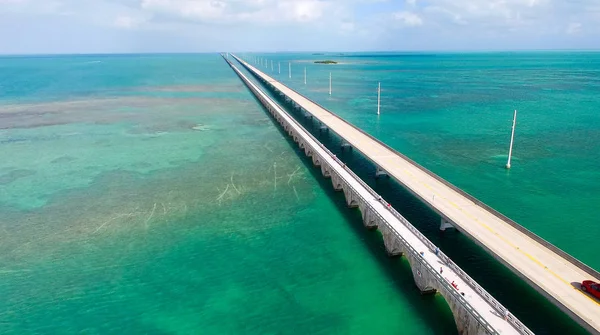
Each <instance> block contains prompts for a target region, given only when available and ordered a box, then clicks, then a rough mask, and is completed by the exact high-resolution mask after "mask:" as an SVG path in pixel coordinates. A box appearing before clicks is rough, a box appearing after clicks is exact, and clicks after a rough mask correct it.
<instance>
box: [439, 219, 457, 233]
mask: <svg viewBox="0 0 600 335" xmlns="http://www.w3.org/2000/svg"><path fill="white" fill-rule="evenodd" d="M453 228H454V225H452V222H450V221H449V220H448V219H446V218H444V217H442V219H441V222H440V230H441V231H446V229H453Z"/></svg>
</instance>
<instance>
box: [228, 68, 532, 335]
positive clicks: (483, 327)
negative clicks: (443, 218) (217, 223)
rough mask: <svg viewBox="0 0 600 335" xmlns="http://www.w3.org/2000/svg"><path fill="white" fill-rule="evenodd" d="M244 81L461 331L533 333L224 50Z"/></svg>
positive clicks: (422, 289)
mask: <svg viewBox="0 0 600 335" xmlns="http://www.w3.org/2000/svg"><path fill="white" fill-rule="evenodd" d="M224 58H225V60H226V61H227V62H228V64H229V65H230V66H231V68H232V69H233V70H234V71H235V73H237V75H238V76H239V77H240V78H241V79H242V81H243V82H244V84H246V86H247V87H248V88H249V89H250V91H251V92H252V93H253V94H254V95H255V96H256V97H257V99H258V100H259V101H260V102H261V103H262V104H263V106H264V107H265V108H266V109H267V110H268V111H269V112H270V113H271V114H272V116H273V117H274V119H275V120H277V122H279V123H280V124H281V125H282V127H283V128H284V130H285V132H286V133H288V134H289V135H290V136H291V137H292V138H293V139H294V141H295V142H297V143H298V145H299V146H300V148H301V149H303V150H304V152H305V154H306V155H307V156H309V157H311V158H312V162H313V164H314V165H316V166H318V167H320V169H321V173H322V174H323V176H325V177H327V178H331V181H332V184H333V187H334V189H335V190H336V191H343V192H344V195H345V197H346V204H347V205H348V207H358V208H359V209H360V211H361V213H362V218H363V223H364V225H365V226H366V227H367V228H370V229H378V230H379V231H380V232H381V234H382V236H383V241H384V245H385V248H386V251H387V253H388V254H389V255H390V256H397V255H403V256H405V257H406V259H407V260H408V262H409V264H410V267H411V270H412V273H413V278H414V280H415V283H416V286H417V287H418V288H419V289H420V290H421V292H422V293H435V292H439V293H440V294H441V295H442V296H443V297H444V298H445V299H446V301H447V302H448V305H449V306H450V310H451V311H452V314H453V315H454V319H455V322H456V326H457V329H458V332H459V333H460V334H533V333H532V332H531V331H530V330H529V329H528V328H527V327H526V326H525V325H524V324H523V323H521V322H520V321H519V320H518V319H517V318H516V317H515V316H514V315H512V314H511V313H510V312H509V311H508V310H507V309H506V308H505V307H504V306H502V305H501V304H500V303H499V302H498V301H496V299H494V298H493V297H492V296H491V295H490V294H489V293H487V292H486V291H485V290H484V289H483V288H482V287H481V286H479V284H477V283H476V282H475V281H474V280H473V279H472V278H471V277H469V276H468V275H467V274H466V273H465V272H464V271H463V270H462V269H460V268H459V267H458V265H456V264H455V263H454V262H453V261H452V260H451V259H450V258H448V257H447V256H446V255H445V254H444V253H443V252H441V251H440V250H439V248H437V247H436V246H435V245H434V244H433V243H431V241H429V240H428V239H427V238H426V237H425V236H424V235H423V234H422V233H421V232H419V231H418V230H417V229H416V228H415V227H414V226H413V225H412V224H410V222H408V221H407V220H406V219H405V218H404V217H403V216H402V215H400V213H398V212H397V211H396V210H394V208H392V207H391V205H390V204H388V203H387V202H386V201H385V200H383V199H382V197H381V196H379V195H378V194H377V193H376V192H375V191H374V190H373V189H372V188H371V187H370V186H368V185H367V184H366V183H365V182H364V181H363V180H361V179H360V178H359V177H358V176H357V175H356V174H354V173H353V172H352V170H351V169H350V168H348V167H347V166H346V165H345V164H344V163H343V162H342V161H340V160H339V159H338V158H337V157H336V156H335V155H334V154H333V153H331V152H330V151H329V150H328V149H327V148H326V147H325V146H324V145H323V144H322V143H320V142H319V140H317V139H316V138H315V137H313V136H312V135H311V134H310V133H309V132H308V131H307V130H306V129H304V127H302V125H300V123H298V122H297V121H296V120H295V119H294V118H293V117H292V116H290V115H289V114H288V113H287V112H286V111H285V110H284V109H283V108H282V107H281V106H280V105H279V104H277V103H276V102H275V101H274V100H273V99H271V98H270V97H269V96H268V95H267V94H266V93H265V92H263V91H262V90H261V89H260V88H259V87H258V86H257V85H256V84H254V83H253V82H252V81H251V80H249V79H248V77H247V76H246V75H244V74H243V73H242V72H241V71H240V70H239V69H238V68H237V67H236V66H235V65H233V64H232V63H231V62H229V60H228V59H227V58H226V57H225V56H224Z"/></svg>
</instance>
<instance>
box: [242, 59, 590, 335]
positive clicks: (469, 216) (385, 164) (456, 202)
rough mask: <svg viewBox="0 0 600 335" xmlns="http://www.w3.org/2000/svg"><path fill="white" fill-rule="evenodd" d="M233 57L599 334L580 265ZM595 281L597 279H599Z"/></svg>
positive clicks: (585, 277)
mask: <svg viewBox="0 0 600 335" xmlns="http://www.w3.org/2000/svg"><path fill="white" fill-rule="evenodd" d="M236 59H237V60H238V61H240V62H241V63H242V64H243V65H244V66H246V68H248V69H249V70H250V71H252V72H254V73H255V75H257V76H259V77H262V78H263V80H266V81H267V82H269V83H270V84H271V85H272V86H273V87H275V88H276V89H277V90H278V91H280V92H282V93H283V94H285V95H286V96H287V97H288V98H290V99H292V100H293V101H294V102H296V104H298V105H299V106H300V107H302V109H304V110H305V111H307V112H308V113H310V114H312V115H313V116H314V117H315V118H317V119H318V120H319V121H320V122H321V123H323V124H324V125H326V126H327V127H328V128H329V129H330V130H331V131H333V132H335V133H336V134H337V135H339V136H340V137H342V138H344V140H345V141H347V142H348V143H349V144H350V145H351V146H352V147H354V148H355V149H356V150H359V151H360V152H361V153H362V154H363V155H365V156H366V157H367V158H368V159H370V160H371V161H372V162H374V163H375V164H376V165H377V166H379V167H380V168H381V169H383V170H385V171H386V172H387V173H388V174H389V175H390V177H392V178H394V179H396V180H397V181H398V182H399V183H401V184H402V185H403V186H404V187H406V188H407V189H408V190H410V191H411V192H412V193H413V194H415V195H416V196H417V197H418V198H420V199H421V200H422V201H423V202H425V203H426V204H428V205H429V206H430V207H431V208H432V209H434V210H435V211H437V212H438V213H440V214H441V215H442V216H443V217H445V218H447V219H449V220H450V221H451V222H452V223H453V225H454V226H456V227H457V228H458V229H460V230H461V231H462V232H464V233H465V234H467V235H469V236H470V237H471V238H472V239H474V240H475V241H476V242H477V243H479V244H480V245H481V246H483V247H484V248H485V249H487V250H488V251H489V252H490V253H491V254H492V255H493V256H494V257H496V258H497V259H499V260H500V261H502V262H503V263H504V264H506V265H507V266H508V267H509V268H511V269H512V270H513V271H515V272H516V273H517V274H518V275H519V276H520V277H521V278H523V279H525V280H526V281H528V282H529V283H530V284H532V286H533V287H534V288H536V289H537V290H538V291H539V292H541V293H542V294H544V295H545V296H546V297H548V298H549V299H550V300H551V301H552V302H553V303H555V304H556V305H557V306H558V307H560V308H561V309H562V310H563V311H565V312H566V313H567V314H569V315H571V316H572V317H573V318H574V319H575V320H576V321H577V322H579V323H580V324H581V325H582V326H584V327H585V328H587V329H588V330H589V331H591V332H595V333H600V302H599V301H598V300H597V299H595V298H593V297H591V296H589V295H588V294H586V293H584V292H581V291H580V290H579V289H578V288H577V287H578V286H577V283H580V282H581V281H583V280H586V279H593V277H592V275H591V274H590V271H588V272H586V271H584V270H583V269H582V267H581V266H578V265H577V264H574V263H573V262H572V261H571V260H568V259H567V258H565V257H563V256H561V255H559V254H558V253H557V252H555V251H553V250H551V249H550V248H548V247H547V246H545V245H543V244H542V243H540V242H538V240H536V239H535V238H534V237H532V236H530V235H529V234H527V233H525V232H523V231H521V230H519V229H517V228H516V227H514V226H513V225H511V224H509V223H508V222H506V221H505V220H504V219H502V218H501V217H499V216H498V215H496V214H494V213H492V212H491V211H490V210H488V209H487V208H485V206H481V205H480V204H477V203H476V202H474V201H473V200H471V199H469V197H467V196H465V195H464V194H462V193H461V192H459V191H457V190H455V189H453V188H452V187H450V186H448V185H447V184H446V183H443V182H441V181H440V180H438V179H437V178H435V177H434V176H432V173H431V172H429V171H426V170H424V169H423V168H421V167H419V166H417V165H415V164H413V163H412V162H410V161H409V160H407V159H405V158H404V157H402V156H401V155H400V154H398V153H396V152H395V151H393V150H391V149H390V148H388V147H386V146H385V145H383V144H382V143H380V142H378V141H376V140H375V139H373V138H371V137H370V136H368V135H367V134H365V133H363V132H362V131H360V130H359V129H357V128H356V127H354V126H352V125H350V124H349V123H348V122H346V121H345V120H343V119H341V118H340V117H338V116H337V115H335V114H333V113H331V112H329V111H327V110H326V109H324V108H323V107H321V106H319V105H318V104H316V103H314V102H313V101H311V100H309V99H307V98H306V97H304V96H302V95H300V94H299V93H297V92H296V91H294V90H292V89H290V88H288V87H287V86H285V85H283V84H282V83H280V82H278V81H277V80H275V79H273V78H272V77H270V76H268V75H266V74H265V73H263V72H262V71H260V70H258V69H256V68H255V67H253V66H251V65H250V64H248V63H247V62H244V61H243V60H241V59H239V58H238V57H236ZM596 280H598V281H600V278H596ZM573 283H574V284H573Z"/></svg>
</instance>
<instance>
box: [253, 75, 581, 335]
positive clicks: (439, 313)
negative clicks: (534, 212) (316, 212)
mask: <svg viewBox="0 0 600 335" xmlns="http://www.w3.org/2000/svg"><path fill="white" fill-rule="evenodd" d="M246 72H247V71H246ZM249 77H253V76H249ZM254 78H256V77H254ZM255 83H258V84H259V86H260V87H262V88H263V90H264V91H265V92H267V93H269V95H270V96H271V98H273V99H274V100H275V101H276V102H278V103H279V105H280V106H282V107H284V109H286V111H287V112H288V113H289V114H290V115H292V116H293V117H294V118H295V119H296V121H298V122H299V123H300V124H302V125H303V126H304V128H305V129H306V130H308V131H309V132H310V133H311V134H312V135H313V136H315V137H316V138H318V139H319V140H320V141H321V143H323V144H324V145H325V146H326V147H327V148H328V149H329V150H330V151H331V152H333V153H334V154H336V155H337V157H338V158H340V159H341V160H342V161H343V162H345V163H346V165H347V166H348V167H350V168H351V169H352V170H353V171H354V172H355V173H356V174H357V175H358V176H359V177H360V178H361V179H363V180H364V181H365V182H366V183H367V184H369V185H370V186H371V187H372V188H373V189H374V190H375V191H376V192H377V193H379V194H380V195H381V196H382V197H383V198H384V199H385V200H386V201H388V202H389V203H391V204H392V206H394V208H395V209H396V210H398V212H400V213H401V214H402V215H403V216H404V217H405V218H406V219H408V220H409V221H410V222H411V223H412V224H413V225H414V226H415V227H416V228H418V229H419V230H420V231H421V232H422V233H423V234H424V235H425V236H426V237H427V238H428V239H430V240H431V241H432V242H433V243H434V244H436V245H437V246H439V248H440V249H441V250H442V251H443V252H444V253H446V255H448V256H449V257H450V258H452V260H453V261H454V262H455V263H456V264H458V265H459V266H460V267H461V268H462V269H463V270H464V271H466V272H467V273H468V274H469V275H470V276H471V277H472V278H473V279H475V280H476V281H477V282H478V283H479V284H480V285H481V286H483V287H484V288H485V289H486V290H487V291H488V292H489V293H490V294H492V295H493V296H494V297H495V298H496V299H497V300H498V301H500V303H502V304H503V305H504V306H505V307H507V308H509V309H510V310H511V312H512V313H513V314H514V315H516V316H517V317H518V318H519V319H520V320H521V321H522V322H523V323H525V325H527V326H528V327H529V328H530V329H531V330H532V331H533V332H535V333H536V334H582V335H583V334H588V332H587V331H585V330H584V329H583V328H582V327H581V326H579V325H578V324H577V323H576V322H575V321H573V320H572V319H571V318H569V317H568V316H567V315H566V314H565V313H563V312H562V311H560V309H559V308H558V307H556V306H554V305H553V304H552V303H550V302H549V301H548V300H547V298H545V297H544V296H543V295H542V294H540V293H538V292H537V291H535V289H533V288H532V287H531V286H529V285H528V284H527V283H526V282H525V281H524V280H522V279H521V278H519V277H518V276H517V275H516V274H514V273H513V272H512V271H510V270H509V269H508V268H506V267H505V266H504V265H503V264H501V263H500V262H499V261H498V260H496V259H495V258H494V257H493V256H491V255H490V254H489V253H487V252H486V251H485V250H484V249H483V248H482V247H480V246H479V245H477V244H476V243H475V242H473V241H472V240H471V239H470V238H469V237H467V236H465V235H463V234H461V233H460V232H458V231H456V230H454V229H451V230H447V231H446V232H441V231H440V230H439V225H440V219H441V218H440V216H439V215H438V214H437V213H435V212H434V211H432V210H431V209H430V208H429V207H427V206H426V205H425V204H424V203H423V202H421V201H420V200H419V199H418V198H416V197H415V196H414V195H412V194H411V193H410V192H409V191H407V190H406V189H405V188H404V187H402V186H401V185H400V184H399V183H397V182H396V181H394V180H393V179H391V178H387V177H385V176H380V177H379V178H376V177H375V171H376V167H375V165H374V164H373V163H371V162H370V161H369V160H368V159H366V158H365V157H364V156H363V155H362V154H361V153H359V152H357V151H354V150H350V149H349V148H345V149H343V148H342V143H343V142H342V140H341V139H340V138H339V137H338V136H337V135H335V134H333V133H330V132H329V131H323V130H322V129H321V128H320V124H319V122H318V121H316V120H315V119H313V118H309V117H306V116H305V113H304V112H303V111H301V110H299V109H296V108H294V106H293V104H291V103H289V102H286V101H285V99H283V98H281V97H280V96H279V95H278V94H276V93H275V92H273V91H272V90H271V89H270V88H268V87H267V86H266V85H264V84H262V82H260V81H259V80H255ZM257 101H258V100H257ZM259 104H260V102H259ZM265 112H266V113H267V114H268V115H269V117H270V118H271V120H272V121H273V122H275V123H276V126H277V129H278V130H279V132H280V133H281V134H282V136H283V137H284V138H285V139H286V141H287V142H288V143H289V144H290V146H292V147H293V148H294V150H295V151H296V152H297V154H298V155H299V156H300V157H301V158H302V161H303V162H304V164H305V165H306V166H307V167H308V170H309V171H310V172H311V174H312V175H313V176H314V178H315V179H316V180H317V181H318V182H319V184H320V185H321V187H322V188H323V189H324V190H325V192H326V194H327V195H328V196H329V197H330V198H331V199H332V200H333V201H334V202H335V204H336V206H337V207H338V208H339V210H340V211H341V212H342V213H343V215H344V217H345V218H346V219H347V221H348V222H349V223H350V224H351V226H352V228H353V230H354V232H355V234H357V235H358V236H359V237H360V238H361V239H362V240H363V241H364V243H365V246H366V247H367V248H368V249H369V251H370V252H371V253H372V254H373V255H374V257H375V259H376V260H377V262H378V264H379V265H380V266H381V267H382V269H384V270H385V272H386V273H388V274H389V275H390V277H391V278H392V280H393V281H394V282H395V283H396V286H397V287H398V292H399V294H401V295H402V296H403V297H405V298H406V300H407V301H410V303H411V304H412V305H413V307H414V309H415V310H417V311H418V312H419V313H423V315H425V316H428V317H430V318H431V319H432V320H435V321H432V323H433V324H432V330H433V331H434V332H436V333H439V334H448V333H449V332H456V326H455V325H454V319H453V317H452V313H451V312H450V309H449V307H448V306H447V304H446V305H445V307H439V306H441V305H439V304H436V301H437V300H442V301H443V300H444V299H443V298H441V297H439V298H438V296H439V295H436V296H422V295H420V293H419V291H418V289H417V288H416V286H415V284H414V281H413V276H412V272H411V269H410V266H409V265H408V262H407V261H406V260H405V259H403V258H392V259H390V258H389V257H388V256H387V254H386V251H385V247H384V245H383V239H382V237H381V234H380V233H379V232H369V231H368V230H367V229H366V228H364V226H363V224H362V218H361V215H360V211H359V210H358V209H349V208H347V206H346V202H345V199H344V195H343V193H341V192H335V191H334V190H333V187H332V185H331V182H330V180H329V179H326V178H325V177H323V176H322V175H321V170H320V168H318V167H315V166H314V165H313V163H312V160H311V159H310V158H309V157H306V156H305V154H304V151H303V150H300V149H299V147H298V145H297V144H296V143H295V142H293V140H292V139H291V138H290V137H289V135H288V134H287V133H285V131H284V130H283V129H282V128H281V126H280V125H279V124H278V123H277V121H276V120H275V119H274V118H273V117H272V116H271V114H270V113H269V112H268V111H267V110H266V109H265ZM434 305H435V306H436V307H434ZM450 329H452V330H450Z"/></svg>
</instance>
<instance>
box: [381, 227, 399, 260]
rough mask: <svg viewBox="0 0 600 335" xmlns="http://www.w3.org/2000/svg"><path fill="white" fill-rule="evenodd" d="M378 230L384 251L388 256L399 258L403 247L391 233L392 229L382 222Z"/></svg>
mask: <svg viewBox="0 0 600 335" xmlns="http://www.w3.org/2000/svg"><path fill="white" fill-rule="evenodd" d="M378 228H379V231H380V232H381V235H383V245H384V246H385V251H387V254H388V256H390V257H394V256H401V255H402V250H403V245H402V242H401V241H400V239H399V238H398V237H397V236H396V235H395V234H394V233H393V232H392V229H391V228H390V227H389V226H388V225H387V224H386V223H383V222H382V223H381V224H380V225H379V227H378Z"/></svg>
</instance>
